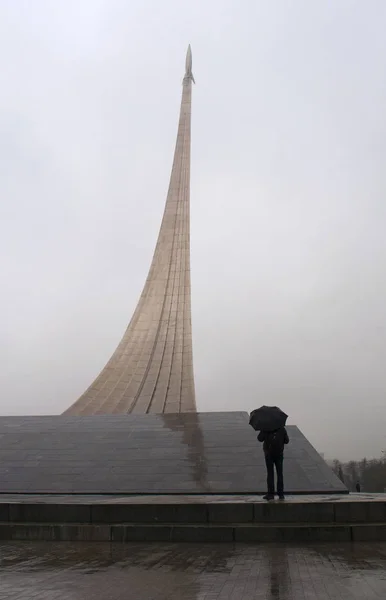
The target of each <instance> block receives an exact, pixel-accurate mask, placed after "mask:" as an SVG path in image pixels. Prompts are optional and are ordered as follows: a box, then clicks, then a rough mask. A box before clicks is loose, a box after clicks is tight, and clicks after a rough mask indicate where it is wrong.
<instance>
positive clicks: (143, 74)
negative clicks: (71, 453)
mask: <svg viewBox="0 0 386 600" xmlns="http://www.w3.org/2000/svg"><path fill="white" fill-rule="evenodd" d="M385 30H386V3H385V2H384V0H369V1H368V2H363V0H339V2H337V1H336V0H312V2H311V1H310V0H294V1H290V0H269V1H268V0H265V1H264V2H263V1H261V0H205V1H204V0H194V1H191V0H190V1H189V2H186V1H185V0H162V1H160V0H130V1H129V0H57V1H55V2H53V1H52V0H34V1H33V2H31V1H30V0H17V1H15V0H0V89H1V94H0V272H1V294H0V311H1V312H0V314H1V335H0V364H1V370H0V386H1V387H0V389H1V399H0V412H1V413H2V414H7V415H8V414H15V415H22V414H58V413H60V412H62V411H63V410H64V409H65V408H67V407H68V406H69V405H70V404H72V402H73V401H74V400H75V399H76V398H77V397H78V396H79V395H80V394H81V393H82V392H83V391H84V389H85V388H86V387H87V386H88V385H89V384H90V382H91V381H92V380H93V379H94V377H95V376H96V375H97V374H98V372H99V370H100V369H101V368H102V367H103V366H104V364H105V362H106V361H107V359H108V358H109V356H110V355H111V353H112V352H113V350H114V349H115V346H116V345H117V343H118V342H119V340H120V338H121V335H122V334H123V332H124V330H125V328H126V326H127V323H128V321H129V320H130V317H131V314H132V312H133V310H134V308H135V305H136V303H137V300H138V297H139V294H140V292H141V289H142V286H143V284H144V281H145V278H146V275H147V270H148V268H149V265H150V261H151V257H152V253H153V250H154V246H155V242H156V237H157V234H158V228H159V225H160V221H161V216H162V212H163V208H164V202H165V198H166V192H167V187H168V179H169V175H170V170H171V164H172V158H173V151H174V143H175V136H176V129H177V120H178V110H179V103H180V95H181V91H182V89H181V82H182V77H183V74H184V63H185V53H186V48H187V45H188V43H191V45H192V50H193V73H194V75H195V78H196V82H197V85H196V86H195V87H194V89H193V119H192V175H191V212H192V222H191V246H192V248H191V252H192V309H193V344H194V367H195V380H196V392H197V402H198V409H199V410H248V411H249V410H251V409H252V408H255V407H256V406H258V405H260V404H262V403H265V404H276V403H277V404H279V405H280V406H281V407H282V408H283V409H285V410H286V411H287V412H288V413H289V414H290V421H289V422H290V423H292V424H297V425H298V426H299V427H300V428H301V430H302V431H303V432H304V434H305V435H306V436H307V437H308V438H309V439H310V441H311V442H312V443H313V444H314V445H315V447H316V448H317V449H318V450H319V451H321V452H325V453H326V455H327V456H328V457H334V456H338V457H340V458H342V459H349V458H361V457H362V456H363V455H367V456H369V457H370V456H378V455H379V454H380V452H381V450H382V449H384V448H386V428H385V423H386V368H385V359H386V319H385V312H386V236H385V219H386V208H385V197H386V170H385V164H386V119H385V106H386V36H385Z"/></svg>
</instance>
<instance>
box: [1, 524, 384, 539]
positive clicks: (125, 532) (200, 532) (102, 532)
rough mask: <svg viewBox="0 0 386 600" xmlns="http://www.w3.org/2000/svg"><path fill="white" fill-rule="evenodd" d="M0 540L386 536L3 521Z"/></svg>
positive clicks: (343, 528)
mask: <svg viewBox="0 0 386 600" xmlns="http://www.w3.org/2000/svg"><path fill="white" fill-rule="evenodd" d="M0 540H28V541H71V542H74V541H93V542H121V543H122V542H144V541H147V542H307V541H310V542H316V541H320V542H359V541H372V542H373V541H386V523H384V522H382V523H371V524H369V523H355V524H353V523H339V524H337V523H296V524H295V523H265V524H261V523H248V524H246V523H227V524H225V523H223V524H218V525H216V524H211V523H207V524H201V523H200V524H197V523H180V524H175V523H120V524H117V523H114V524H112V523H110V524H107V523H106V524H100V525H98V524H85V523H66V524H64V523H33V522H31V523H28V522H23V523H14V522H10V521H8V522H1V523H0Z"/></svg>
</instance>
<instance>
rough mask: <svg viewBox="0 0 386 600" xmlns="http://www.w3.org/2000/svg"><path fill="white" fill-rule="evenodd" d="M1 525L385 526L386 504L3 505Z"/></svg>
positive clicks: (361, 502) (289, 502)
mask: <svg viewBox="0 0 386 600" xmlns="http://www.w3.org/2000/svg"><path fill="white" fill-rule="evenodd" d="M0 521H2V522H7V521H11V522H13V523H24V522H28V523H30V522H34V523H41V524H44V523H58V524H70V523H83V524H85V525H86V524H95V525H98V524H101V525H102V524H111V525H113V524H114V523H173V524H174V525H177V524H184V523H187V524H191V523H196V524H208V523H211V524H227V523H238V524H243V523H245V524H248V523H260V524H264V525H266V524H269V523H272V524H277V523H289V524H290V523H293V524H299V523H328V524H331V523H335V524H342V523H351V524H354V523H366V524H371V523H386V502H384V501H375V500H373V501H371V500H370V501H351V502H350V501H347V502H346V501H343V500H340V501H336V502H333V501H321V502H316V501H308V502H307V501H304V502H299V501H288V502H284V503H280V502H272V503H271V502H270V503H266V502H261V501H260V502H245V501H244V502H242V501H240V502H234V501H233V502H215V501H212V502H211V501H208V502H206V503H200V502H197V503H184V502H180V503H178V502H174V503H170V502H169V503H146V502H143V503H129V502H127V503H124V502H121V503H110V502H104V503H102V502H100V501H99V503H98V502H92V500H90V501H89V502H88V503H61V502H59V501H57V502H55V501H52V502H50V503H48V502H33V501H31V500H30V501H28V502H9V503H1V504H0Z"/></svg>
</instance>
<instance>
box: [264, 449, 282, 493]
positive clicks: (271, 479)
mask: <svg viewBox="0 0 386 600" xmlns="http://www.w3.org/2000/svg"><path fill="white" fill-rule="evenodd" d="M265 464H266V466H267V485H268V494H270V495H271V494H272V495H274V494H275V474H274V468H275V467H276V475H277V493H278V494H279V496H282V495H283V494H284V481H283V455H282V454H279V455H278V456H272V455H271V454H266V455H265Z"/></svg>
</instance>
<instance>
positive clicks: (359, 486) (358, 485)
mask: <svg viewBox="0 0 386 600" xmlns="http://www.w3.org/2000/svg"><path fill="white" fill-rule="evenodd" d="M355 489H356V491H357V492H358V494H360V491H361V483H360V481H357V482H356V484H355Z"/></svg>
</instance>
